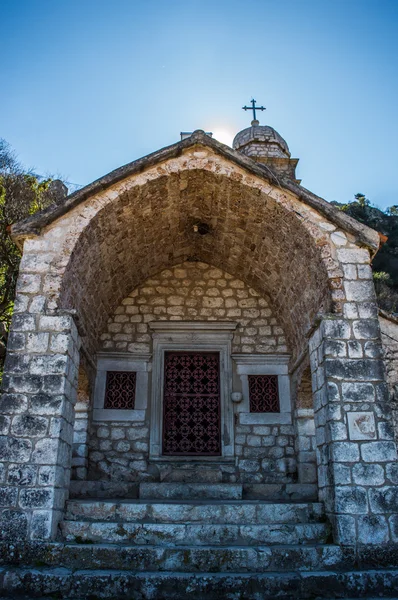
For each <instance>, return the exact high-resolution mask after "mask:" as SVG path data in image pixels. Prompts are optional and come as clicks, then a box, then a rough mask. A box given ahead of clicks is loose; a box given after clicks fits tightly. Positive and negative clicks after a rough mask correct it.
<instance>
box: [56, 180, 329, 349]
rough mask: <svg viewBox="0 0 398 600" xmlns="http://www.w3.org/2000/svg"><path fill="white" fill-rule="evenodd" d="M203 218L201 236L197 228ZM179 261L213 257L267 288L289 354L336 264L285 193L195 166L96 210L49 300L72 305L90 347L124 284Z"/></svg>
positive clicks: (320, 306) (320, 307) (325, 303)
mask: <svg viewBox="0 0 398 600" xmlns="http://www.w3.org/2000/svg"><path fill="white" fill-rule="evenodd" d="M201 222H204V223H206V224H207V225H208V227H209V230H210V231H209V233H208V234H207V235H200V233H198V232H196V231H195V227H194V226H195V225H196V224H197V223H201ZM184 260H201V261H204V262H208V263H210V264H213V265H214V266H215V267H217V268H220V269H224V270H226V271H228V272H229V273H231V274H232V275H234V276H236V277H239V278H241V279H242V280H244V281H245V283H246V284H247V285H249V286H251V287H252V288H254V289H255V290H257V291H258V292H259V293H260V294H263V295H268V296H269V297H270V299H271V302H272V307H273V310H274V312H275V314H276V316H277V318H278V319H279V321H280V322H281V323H282V325H283V327H284V329H285V331H286V335H287V339H288V343H289V345H290V346H291V348H292V351H293V355H294V356H299V355H300V354H301V353H302V351H303V349H304V348H305V346H306V338H305V335H306V334H307V332H308V331H309V329H310V328H311V326H312V323H313V320H314V318H315V316H316V315H317V314H318V313H322V312H328V311H330V310H331V308H332V289H333V288H336V287H339V285H340V284H339V283H338V282H337V283H336V281H337V279H338V278H336V277H330V273H329V274H328V270H327V267H329V270H330V269H334V270H335V271H334V274H336V267H335V262H334V260H333V259H332V257H331V250H330V247H329V246H328V241H327V236H326V234H324V233H322V231H321V230H320V229H319V228H317V227H315V226H314V225H313V224H309V223H308V222H307V221H303V219H302V218H300V215H298V214H297V212H296V211H294V210H292V207H288V205H287V203H286V198H285V202H284V204H283V203H281V202H277V201H276V200H275V199H274V198H272V197H271V195H269V194H268V195H267V194H265V193H264V192H263V191H262V190H261V189H258V188H256V187H249V186H248V185H244V184H243V183H242V181H241V180H240V179H239V178H238V177H236V178H234V177H226V176H225V175H215V174H213V173H209V172H208V171H204V170H203V171H201V170H193V171H185V172H184V171H182V172H181V173H172V174H169V175H168V176H166V175H163V176H161V177H158V178H157V179H154V180H151V181H149V182H147V183H146V184H145V185H143V186H140V187H134V188H132V189H128V190H126V191H124V192H121V193H120V194H119V195H118V196H117V197H116V198H115V199H113V201H112V202H110V203H108V204H107V205H106V206H105V207H104V208H103V209H102V210H100V211H98V212H97V213H96V215H95V216H94V217H93V218H92V219H91V221H90V222H89V223H88V224H87V226H86V227H85V228H84V229H83V231H82V233H80V235H79V237H78V239H77V241H76V243H75V245H74V248H73V251H72V253H71V256H70V259H69V260H68V262H67V264H66V266H65V272H64V275H63V278H62V285H61V290H60V293H59V297H58V300H57V304H58V306H59V307H60V308H73V309H75V310H76V311H77V313H78V314H79V318H80V319H81V322H82V325H83V328H84V330H85V332H86V337H85V338H83V345H84V346H85V349H86V351H87V352H88V353H89V354H92V353H93V352H95V351H96V349H97V348H98V344H99V340H98V336H97V333H98V332H99V331H102V330H103V329H104V325H105V323H106V321H107V319H108V317H109V315H110V314H112V312H113V311H114V310H115V308H116V306H117V305H118V304H119V303H120V302H121V300H122V299H123V298H124V297H125V296H127V294H128V293H129V291H130V290H131V289H133V288H135V287H136V286H137V285H139V284H140V283H142V282H143V281H144V280H145V279H146V278H148V277H150V276H151V275H153V274H155V273H156V272H159V271H160V270H162V269H164V268H167V267H169V266H173V265H176V264H178V263H181V262H182V261H184ZM65 263H66V261H65ZM332 274H333V273H332ZM340 287H341V285H340Z"/></svg>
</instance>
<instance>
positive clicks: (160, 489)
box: [139, 483, 243, 500]
mask: <svg viewBox="0 0 398 600" xmlns="http://www.w3.org/2000/svg"><path fill="white" fill-rule="evenodd" d="M242 495H243V487H242V484H235V483H140V487H139V498H140V499H145V500H160V499H162V500H188V499H189V500H204V499H210V498H211V499H214V500H242Z"/></svg>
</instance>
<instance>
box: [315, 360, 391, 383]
mask: <svg viewBox="0 0 398 600" xmlns="http://www.w3.org/2000/svg"><path fill="white" fill-rule="evenodd" d="M325 373H326V376H327V377H331V378H334V379H342V380H344V379H345V380H347V379H348V380H349V379H355V380H359V381H361V380H362V381H363V380H365V381H366V380H368V381H372V380H378V381H383V379H384V366H383V363H382V361H381V360H369V359H362V360H355V359H349V358H340V359H337V358H335V359H332V358H326V359H325Z"/></svg>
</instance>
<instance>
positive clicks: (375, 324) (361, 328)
mask: <svg viewBox="0 0 398 600" xmlns="http://www.w3.org/2000/svg"><path fill="white" fill-rule="evenodd" d="M352 330H353V332H354V336H355V338H356V339H357V340H369V339H376V340H377V339H379V338H380V326H379V321H378V320H377V319H362V320H361V321H354V323H353V324H352Z"/></svg>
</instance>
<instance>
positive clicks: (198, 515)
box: [65, 500, 324, 525]
mask: <svg viewBox="0 0 398 600" xmlns="http://www.w3.org/2000/svg"><path fill="white" fill-rule="evenodd" d="M65 520H67V521H118V522H135V523H212V524H217V523H218V524H219V523H224V524H226V523H231V524H246V525H249V524H253V525H262V524H266V523H306V522H314V521H321V520H324V511H323V505H322V504H321V503H319V502H317V503H300V504H299V503H267V502H262V501H249V500H246V501H233V500H221V501H220V500H213V501H211V500H205V501H202V502H200V503H199V502H198V501H193V500H191V501H189V500H186V501H168V502H158V501H155V500H152V501H147V500H130V501H123V502H121V501H119V502H117V501H115V500H103V501H101V500H98V501H95V500H69V502H68V503H67V508H66V513H65Z"/></svg>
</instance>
